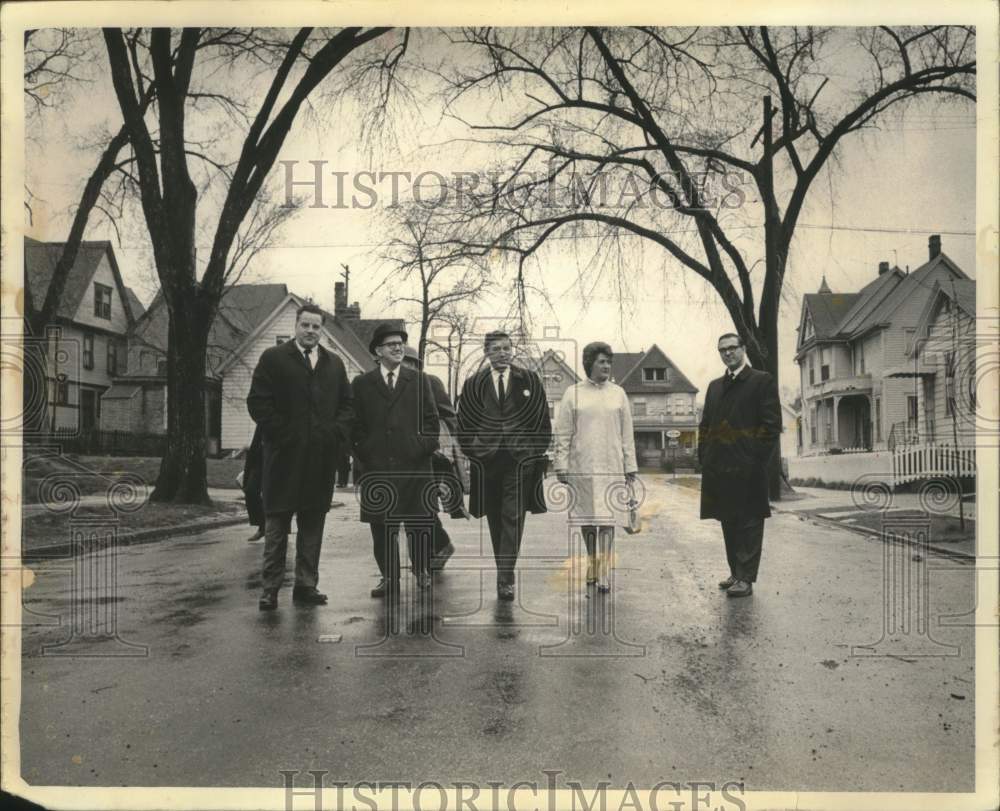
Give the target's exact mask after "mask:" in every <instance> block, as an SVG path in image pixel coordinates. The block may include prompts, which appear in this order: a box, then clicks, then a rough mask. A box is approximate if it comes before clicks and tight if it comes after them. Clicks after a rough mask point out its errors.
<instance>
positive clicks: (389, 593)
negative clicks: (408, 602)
mask: <svg viewBox="0 0 1000 811" xmlns="http://www.w3.org/2000/svg"><path fill="white" fill-rule="evenodd" d="M406 338H407V336H406V333H405V332H403V331H402V330H401V329H399V328H397V327H393V326H392V325H391V324H381V325H380V326H379V327H378V328H377V329H376V330H375V333H374V335H373V336H372V340H371V344H370V345H369V347H368V349H369V351H370V352H371V353H372V354H373V355H376V356H377V357H378V359H379V365H378V368H376V369H373V370H372V371H370V372H366V373H365V374H363V375H358V376H357V377H356V378H354V382H353V384H352V387H353V389H354V412H355V414H354V426H353V429H352V442H353V446H354V458H355V459H356V460H357V462H358V463H359V464H358V466H359V468H360V478H359V479H358V486H359V487H360V493H361V520H362V521H363V522H365V523H367V524H369V525H370V527H371V534H372V546H373V551H374V554H375V562H376V563H377V564H378V568H379V571H380V572H381V574H382V580H381V582H380V583H379V584H378V585H377V586H376V587H375V588H374V589H372V592H371V595H372V597H389V598H392V597H394V596H395V595H397V594H398V593H399V545H398V543H397V541H396V537H397V535H398V533H399V530H400V525H402V526H403V527H405V529H406V537H407V545H408V547H409V553H410V566H411V568H412V570H413V574H414V575H415V576H416V578H417V587H418V588H420V589H426V588H429V587H430V585H431V578H430V546H431V532H432V527H433V515H434V513H435V512H436V509H437V507H436V504H435V502H436V500H437V485H436V482H435V479H434V470H433V467H432V465H431V457H432V455H433V454H434V452H435V451H436V450H437V449H438V412H437V407H436V405H435V400H434V394H433V392H432V390H431V384H430V381H429V380H428V379H427V376H426V375H425V374H424V373H423V372H418V371H415V370H413V369H408V368H406V367H405V366H403V365H402V361H403V353H404V347H405V346H406ZM355 475H358V472H357V471H356V474H355Z"/></svg>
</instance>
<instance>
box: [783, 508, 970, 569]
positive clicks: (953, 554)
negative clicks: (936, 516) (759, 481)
mask: <svg viewBox="0 0 1000 811" xmlns="http://www.w3.org/2000/svg"><path fill="white" fill-rule="evenodd" d="M771 509H772V510H773V511H774V512H779V513H784V514H785V515H797V516H799V518H801V519H802V520H803V521H810V522H812V523H814V524H816V525H818V526H821V527H833V528H836V529H842V530H844V531H846V532H853V533H854V534H855V535H862V536H865V537H867V538H874V539H876V540H879V541H882V542H885V538H884V537H883V535H882V533H881V532H879V531H878V530H877V529H868V528H867V527H851V526H846V525H845V524H842V523H840V522H839V521H834V520H832V519H830V518H821V517H820V516H818V515H805V514H803V513H800V512H797V511H796V510H784V509H781V508H780V507H775V506H774V504H772V505H771ZM892 543H896V544H900V545H903V546H919V545H920V544H919V543H918V542H916V541H909V540H905V539H896V540H894V541H892ZM926 547H927V550H928V551H930V552H934V553H935V554H937V555H942V556H943V557H947V558H957V559H959V560H963V561H969V562H975V560H976V556H975V555H970V554H969V553H968V552H963V551H961V550H960V549H953V548H951V547H947V546H939V545H938V544H933V543H929V544H927V545H926Z"/></svg>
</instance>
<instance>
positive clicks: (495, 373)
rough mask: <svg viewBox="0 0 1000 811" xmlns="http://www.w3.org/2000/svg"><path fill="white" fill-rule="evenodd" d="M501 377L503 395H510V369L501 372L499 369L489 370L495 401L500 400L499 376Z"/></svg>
mask: <svg viewBox="0 0 1000 811" xmlns="http://www.w3.org/2000/svg"><path fill="white" fill-rule="evenodd" d="M501 374H502V375H503V390H504V394H505V395H507V396H509V395H510V367H509V366H508V367H507V368H506V369H504V370H503V371H501V370H500V369H494V368H491V369H490V376H491V377H492V378H493V393H494V394H496V396H497V400H498V401H499V400H500V375H501Z"/></svg>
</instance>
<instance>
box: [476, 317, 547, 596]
mask: <svg viewBox="0 0 1000 811" xmlns="http://www.w3.org/2000/svg"><path fill="white" fill-rule="evenodd" d="M483 346H484V350H485V353H486V358H487V360H488V361H489V364H488V365H486V366H484V367H483V368H482V369H480V370H479V371H478V372H476V374H474V375H472V376H471V377H469V378H468V379H467V380H466V381H465V384H464V386H463V387H462V396H461V398H460V400H459V403H458V436H459V443H460V444H461V446H462V450H463V452H464V453H465V455H466V456H468V457H469V460H470V462H471V463H472V470H471V474H472V475H471V487H470V494H469V512H471V513H472V514H473V515H474V516H475V517H476V518H481V517H482V516H484V515H485V516H486V521H487V524H488V525H489V529H490V541H491V542H492V544H493V556H494V559H495V560H496V566H497V596H498V597H499V598H500V599H501V600H513V599H514V568H515V566H516V565H517V557H518V555H519V554H520V551H521V538H522V536H523V534H524V518H525V514H526V513H527V512H529V511H530V512H532V513H543V512H545V511H546V507H545V496H544V493H543V490H542V480H543V478H544V476H545V451H546V449H547V448H548V446H549V441H550V439H551V438H552V423H551V421H550V419H549V409H548V403H547V402H546V399H545V389H544V388H543V386H542V381H541V379H540V378H539V377H538V375H537V374H535V373H534V372H532V371H530V370H529V369H522V368H521V367H519V366H515V365H513V364H512V363H511V356H512V347H511V340H510V336H509V335H508V334H507V333H505V332H502V331H495V332H491V333H489V334H487V335H486V337H485V339H484V341H483Z"/></svg>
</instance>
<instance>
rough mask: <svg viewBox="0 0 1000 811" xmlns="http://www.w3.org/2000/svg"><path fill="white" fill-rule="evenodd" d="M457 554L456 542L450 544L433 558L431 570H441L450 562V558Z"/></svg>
mask: <svg viewBox="0 0 1000 811" xmlns="http://www.w3.org/2000/svg"><path fill="white" fill-rule="evenodd" d="M454 554H455V546H454V544H448V545H447V546H446V547H445V548H444V549H442V550H441V551H440V552H438V553H437V554H436V555H435V556H434V557H433V558H432V559H431V571H432V572H440V571H441V570H442V569H443V568H444V565H445V564H446V563H447V562H448V558H450V557H451V556H452V555H454Z"/></svg>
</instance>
